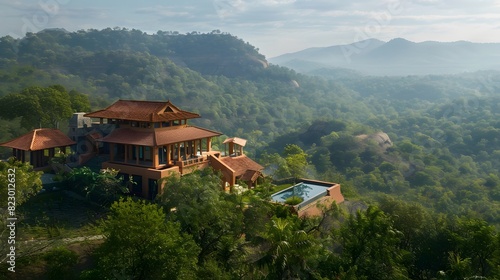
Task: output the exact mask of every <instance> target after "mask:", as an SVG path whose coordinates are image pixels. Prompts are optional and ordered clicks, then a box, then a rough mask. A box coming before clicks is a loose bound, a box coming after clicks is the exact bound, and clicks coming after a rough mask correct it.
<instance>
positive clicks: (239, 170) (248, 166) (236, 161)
mask: <svg viewBox="0 0 500 280" xmlns="http://www.w3.org/2000/svg"><path fill="white" fill-rule="evenodd" d="M220 161H221V162H223V163H224V164H226V165H227V166H229V167H230V168H231V169H233V170H234V171H235V175H236V177H238V176H242V175H244V174H245V173H246V172H247V171H249V170H250V171H257V172H260V171H261V170H263V169H264V167H262V166H261V165H260V164H258V163H256V162H255V161H253V160H252V159H251V158H249V157H247V156H246V155H241V156H237V157H223V158H221V159H220ZM247 175H249V176H250V177H253V176H254V174H252V175H250V174H247Z"/></svg>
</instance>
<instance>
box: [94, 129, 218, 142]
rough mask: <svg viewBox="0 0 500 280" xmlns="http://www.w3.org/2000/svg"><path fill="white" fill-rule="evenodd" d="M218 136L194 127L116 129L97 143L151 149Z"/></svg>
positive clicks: (214, 132)
mask: <svg viewBox="0 0 500 280" xmlns="http://www.w3.org/2000/svg"><path fill="white" fill-rule="evenodd" d="M219 135H222V133H220V132H217V131H212V130H208V129H204V128H200V127H196V126H186V127H179V128H176V129H155V130H140V129H133V128H118V129H115V130H113V132H111V133H110V134H109V135H108V136H106V137H104V138H102V139H99V141H103V142H109V143H118V144H130V145H139V146H149V147H153V146H161V145H168V144H173V143H178V142H183V141H190V140H196V139H203V138H207V137H214V136H219Z"/></svg>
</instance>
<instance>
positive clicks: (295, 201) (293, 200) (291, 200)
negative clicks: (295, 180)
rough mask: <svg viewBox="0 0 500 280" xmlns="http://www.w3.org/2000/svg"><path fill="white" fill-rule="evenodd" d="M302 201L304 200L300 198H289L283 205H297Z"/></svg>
mask: <svg viewBox="0 0 500 280" xmlns="http://www.w3.org/2000/svg"><path fill="white" fill-rule="evenodd" d="M302 201H304V199H303V198H302V197H300V196H296V195H294V196H290V197H289V198H287V199H286V200H285V203H286V204H288V205H297V204H299V203H301V202H302Z"/></svg>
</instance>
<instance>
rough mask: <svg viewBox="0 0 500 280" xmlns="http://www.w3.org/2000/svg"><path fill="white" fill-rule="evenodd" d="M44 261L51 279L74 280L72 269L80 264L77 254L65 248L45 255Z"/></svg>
mask: <svg viewBox="0 0 500 280" xmlns="http://www.w3.org/2000/svg"><path fill="white" fill-rule="evenodd" d="M43 259H44V260H45V262H46V266H45V267H46V271H47V272H46V275H47V276H48V277H49V279H70V278H74V275H73V273H72V271H71V268H72V267H73V266H74V265H75V264H76V263H77V262H78V255H77V254H76V253H75V252H73V251H71V250H69V249H67V248H65V247H56V248H54V249H51V250H50V251H48V252H47V253H45V254H44V256H43Z"/></svg>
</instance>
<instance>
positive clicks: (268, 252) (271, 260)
mask: <svg viewBox="0 0 500 280" xmlns="http://www.w3.org/2000/svg"><path fill="white" fill-rule="evenodd" d="M263 238H264V242H263V248H265V249H264V250H263V251H262V252H261V254H262V255H261V256H260V258H259V259H258V260H257V262H256V264H257V265H259V266H264V267H266V268H267V271H268V274H267V279H297V278H298V279H304V278H308V277H310V276H311V274H312V269H311V267H310V265H311V262H312V261H313V259H314V258H317V255H316V254H317V253H318V252H319V249H318V247H317V244H316V240H315V239H314V238H313V237H312V236H311V235H308V234H307V233H306V232H305V231H304V230H302V229H300V228H299V224H298V223H297V220H295V219H294V218H293V217H291V218H287V219H281V218H273V219H272V221H271V223H270V224H268V227H267V231H266V232H265V233H264V236H263Z"/></svg>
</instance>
